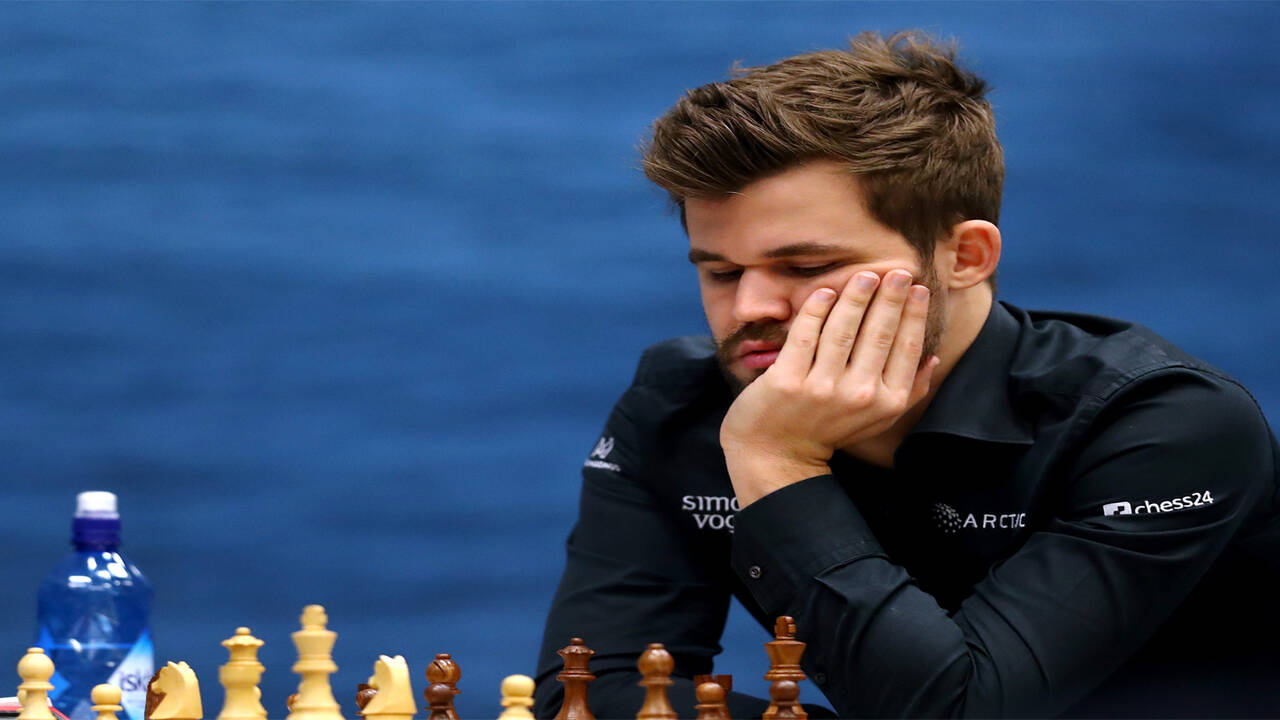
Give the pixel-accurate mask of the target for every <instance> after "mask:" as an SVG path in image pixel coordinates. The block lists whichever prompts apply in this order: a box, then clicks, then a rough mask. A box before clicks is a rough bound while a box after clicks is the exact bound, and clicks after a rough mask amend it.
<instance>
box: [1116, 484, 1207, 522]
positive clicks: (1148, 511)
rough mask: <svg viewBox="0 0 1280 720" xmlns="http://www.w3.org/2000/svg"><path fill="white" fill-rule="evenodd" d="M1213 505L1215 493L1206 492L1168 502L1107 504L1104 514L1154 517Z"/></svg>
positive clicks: (1137, 501) (1141, 501) (1138, 501)
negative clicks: (1159, 514)
mask: <svg viewBox="0 0 1280 720" xmlns="http://www.w3.org/2000/svg"><path fill="white" fill-rule="evenodd" d="M1212 504H1213V491H1211V490H1204V491H1201V492H1194V493H1191V494H1190V495H1183V496H1182V497H1176V498H1169V499H1168V500H1159V501H1157V500H1134V501H1133V502H1129V501H1128V500H1121V501H1119V502H1113V503H1106V504H1105V505H1103V506H1102V514H1103V515H1104V516H1105V515H1154V514H1156V513H1167V512H1173V511H1174V510H1187V509H1189V508H1194V507H1201V506H1204V505H1212Z"/></svg>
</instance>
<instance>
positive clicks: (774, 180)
mask: <svg viewBox="0 0 1280 720" xmlns="http://www.w3.org/2000/svg"><path fill="white" fill-rule="evenodd" d="M685 221H686V224H687V226H688V230H689V246H690V249H689V259H690V261H692V262H693V263H694V264H695V265H696V266H697V268H698V283H699V286H700V287H701V290H702V306H703V309H704V310H705V311H706V314H707V322H708V324H710V326H711V332H712V334H713V335H714V336H715V339H716V344H717V345H718V346H719V352H718V354H719V358H720V364H721V367H722V368H723V369H724V372H725V374H726V376H727V377H729V378H731V379H732V380H734V381H736V382H737V384H739V385H740V386H743V387H745V386H746V385H747V384H748V383H750V382H751V381H752V380H754V379H756V378H757V377H759V376H760V375H761V374H762V373H763V372H764V371H765V370H766V369H767V368H768V367H769V366H770V365H772V364H773V361H774V359H775V358H776V357H777V352H778V350H779V349H780V348H781V347H782V343H783V341H784V340H785V339H786V335H787V329H788V328H789V327H790V325H791V319H792V317H794V316H795V313H796V312H797V311H798V310H799V309H800V306H801V305H802V304H803V303H804V301H805V299H806V298H808V297H809V295H810V294H812V293H813V292H814V291H815V290H817V289H818V288H822V287H828V288H831V289H833V290H836V291H837V292H839V291H840V290H843V289H844V285H845V282H846V281H848V279H849V278H850V277H852V276H853V275H854V273H856V272H858V271H860V270H870V271H871V272H874V273H876V274H877V275H880V276H881V277H883V276H884V274H885V273H887V272H888V271H890V270H893V269H895V268H903V269H905V270H908V271H910V272H911V274H912V276H913V277H914V278H915V282H917V283H920V284H923V285H926V286H927V287H928V288H929V290H930V292H931V295H930V308H929V325H928V329H927V331H926V336H925V348H924V353H923V355H922V359H924V358H928V357H929V355H931V354H933V353H935V352H937V346H938V344H939V341H940V338H941V335H942V329H943V308H944V307H945V302H946V300H945V298H944V297H943V293H942V291H941V288H940V287H939V283H938V280H937V273H936V269H935V268H934V267H932V266H929V267H926V268H923V269H922V268H921V264H920V259H919V257H918V256H917V254H916V251H915V249H914V248H912V247H911V245H910V244H908V243H907V240H906V238H904V237H903V236H902V235H901V234H899V233H898V232H897V231H895V230H891V229H890V228H888V227H886V226H885V225H883V224H881V223H880V222H879V221H877V220H876V219H875V218H873V217H872V216H871V215H870V214H869V213H868V212H867V210H866V208H865V207H864V204H863V201H862V197H861V195H860V193H859V191H858V187H857V183H856V181H855V180H854V179H853V178H851V177H850V176H849V174H848V173H847V172H845V171H844V170H843V169H842V168H841V167H840V166H839V165H837V164H836V163H834V162H831V161H825V160H823V161H815V162H811V163H808V164H805V165H801V166H798V167H795V168H792V169H790V170H786V171H784V172H782V173H780V174H778V175H774V176H772V177H768V178H765V179H763V180H758V181H756V182H754V183H752V184H751V185H748V186H747V187H745V188H743V190H742V191H741V192H739V193H735V194H732V195H729V196H726V197H722V198H713V199H697V198H689V199H688V200H686V201H685Z"/></svg>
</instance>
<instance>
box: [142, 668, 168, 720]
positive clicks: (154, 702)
mask: <svg viewBox="0 0 1280 720" xmlns="http://www.w3.org/2000/svg"><path fill="white" fill-rule="evenodd" d="M163 669H164V666H163V665H161V666H160V667H159V668H156V672H155V674H154V675H152V676H151V679H150V680H148V681H147V704H146V705H145V706H144V707H143V710H142V717H144V718H146V720H151V713H153V712H155V711H156V706H158V705H159V704H160V702H161V701H162V700H164V695H165V694H164V693H162V692H160V691H159V690H157V689H156V681H157V680H159V679H160V671H161V670H163Z"/></svg>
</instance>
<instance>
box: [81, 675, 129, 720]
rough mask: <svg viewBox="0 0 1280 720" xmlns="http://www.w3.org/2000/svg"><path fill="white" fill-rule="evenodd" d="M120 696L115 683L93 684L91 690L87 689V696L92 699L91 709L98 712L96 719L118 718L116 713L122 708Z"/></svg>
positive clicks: (109, 719) (116, 719)
mask: <svg viewBox="0 0 1280 720" xmlns="http://www.w3.org/2000/svg"><path fill="white" fill-rule="evenodd" d="M122 696H123V693H121V692H120V688H118V687H116V686H115V685H110V684H108V683H102V684H101V685H94V686H93V690H90V691H89V698H90V699H91V700H93V711H94V712H96V713H98V718H97V720H118V718H117V717H116V713H118V712H120V711H121V710H123V709H124V706H123V705H121V704H120V698H121V697H122Z"/></svg>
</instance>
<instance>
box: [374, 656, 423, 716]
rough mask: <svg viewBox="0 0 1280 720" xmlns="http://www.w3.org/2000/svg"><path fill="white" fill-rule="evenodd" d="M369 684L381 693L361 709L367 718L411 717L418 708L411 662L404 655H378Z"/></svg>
mask: <svg viewBox="0 0 1280 720" xmlns="http://www.w3.org/2000/svg"><path fill="white" fill-rule="evenodd" d="M369 687H371V688H373V689H375V690H377V691H378V694H377V695H374V696H373V697H372V698H370V699H369V703H368V704H367V705H365V706H364V709H363V710H361V711H360V714H361V715H363V716H365V717H367V718H384V719H385V720H411V718H413V714H414V713H415V712H417V710H418V706H417V701H416V700H415V699H414V696H413V681H412V680H410V679H409V664H408V663H406V662H405V661H404V657H402V656H400V655H396V656H395V657H387V656H386V655H379V656H378V661H377V662H375V663H374V664H373V677H371V678H369Z"/></svg>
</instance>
